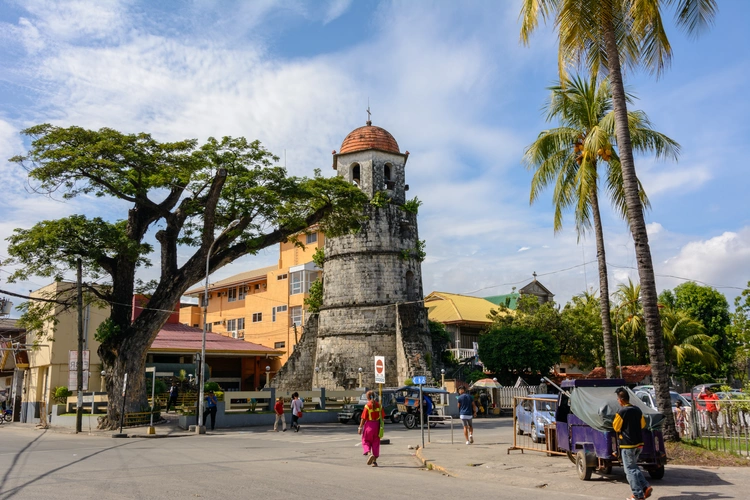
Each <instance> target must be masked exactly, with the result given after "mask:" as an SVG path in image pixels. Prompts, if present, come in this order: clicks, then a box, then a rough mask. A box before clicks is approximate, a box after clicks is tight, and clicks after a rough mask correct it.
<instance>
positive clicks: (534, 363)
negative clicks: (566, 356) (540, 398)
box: [479, 325, 560, 384]
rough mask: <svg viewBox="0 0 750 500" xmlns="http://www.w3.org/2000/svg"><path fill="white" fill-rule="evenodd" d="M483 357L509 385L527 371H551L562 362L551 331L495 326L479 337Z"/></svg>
mask: <svg viewBox="0 0 750 500" xmlns="http://www.w3.org/2000/svg"><path fill="white" fill-rule="evenodd" d="M479 358H480V359H481V360H482V363H484V366H485V367H486V368H487V369H488V370H490V371H492V372H494V373H495V374H496V375H497V378H498V380H499V381H500V382H501V383H506V384H507V383H510V382H511V381H512V380H514V379H515V378H516V377H518V376H523V375H524V374H531V375H536V374H537V373H542V374H546V373H548V372H549V370H550V368H552V367H553V366H554V365H555V363H557V362H559V361H560V350H559V347H558V345H557V341H556V340H555V338H554V337H553V336H552V335H551V334H550V333H548V332H544V331H540V330H537V329H535V328H529V327H522V326H496V325H492V326H490V328H489V329H488V331H487V333H485V334H484V335H482V336H480V337H479Z"/></svg>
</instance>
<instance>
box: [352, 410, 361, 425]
mask: <svg viewBox="0 0 750 500" xmlns="http://www.w3.org/2000/svg"><path fill="white" fill-rule="evenodd" d="M361 419H362V412H361V411H355V412H354V415H352V420H354V423H355V424H358V423H359V421H360V420H361Z"/></svg>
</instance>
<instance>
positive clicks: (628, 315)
mask: <svg viewBox="0 0 750 500" xmlns="http://www.w3.org/2000/svg"><path fill="white" fill-rule="evenodd" d="M614 296H615V298H616V300H617V304H618V305H617V307H615V315H616V316H617V318H616V319H617V323H618V324H619V325H620V328H619V330H620V332H618V334H619V333H622V334H623V336H624V337H625V338H627V339H628V340H629V341H630V342H631V343H632V346H633V351H634V353H633V354H634V355H635V359H636V361H637V362H638V363H643V362H644V361H645V360H644V355H645V354H646V351H647V350H648V347H647V346H646V339H645V336H644V334H645V328H644V323H643V306H642V305H641V285H639V284H637V283H633V281H632V280H631V279H630V278H628V283H627V285H626V284H625V283H620V284H619V285H618V286H617V291H616V292H615V293H614Z"/></svg>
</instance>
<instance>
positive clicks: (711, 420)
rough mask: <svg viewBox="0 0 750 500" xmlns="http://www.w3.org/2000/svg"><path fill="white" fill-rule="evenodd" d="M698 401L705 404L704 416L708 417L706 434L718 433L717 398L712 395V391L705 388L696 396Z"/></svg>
mask: <svg viewBox="0 0 750 500" xmlns="http://www.w3.org/2000/svg"><path fill="white" fill-rule="evenodd" d="M698 399H700V400H701V401H703V402H704V403H705V404H706V416H707V417H708V424H707V426H708V432H711V431H715V432H716V433H717V434H718V432H719V403H718V402H719V396H717V395H716V394H714V391H713V389H711V388H710V387H706V388H704V389H703V392H701V394H700V395H699V396H698Z"/></svg>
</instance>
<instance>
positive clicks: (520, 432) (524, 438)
mask: <svg viewBox="0 0 750 500" xmlns="http://www.w3.org/2000/svg"><path fill="white" fill-rule="evenodd" d="M540 403H541V404H548V405H549V408H551V409H554V408H556V407H557V399H547V398H545V399H540V398H531V397H528V396H523V397H514V398H513V408H518V405H522V406H533V405H538V404H540ZM548 411H550V410H548ZM551 411H554V410H551ZM512 450H521V453H523V451H524V450H529V451H539V452H543V453H546V454H548V455H565V452H564V451H558V448H557V427H556V426H555V424H554V423H552V424H541V422H539V421H537V420H535V416H534V413H533V412H532V413H531V415H530V418H529V419H524V418H522V419H519V418H518V412H517V411H513V446H511V447H510V448H508V453H509V454H510V452H511V451H512Z"/></svg>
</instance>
